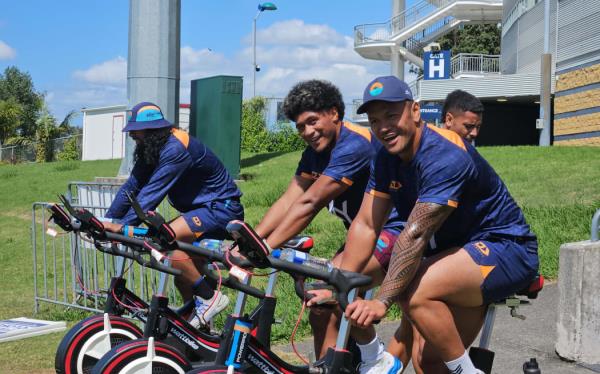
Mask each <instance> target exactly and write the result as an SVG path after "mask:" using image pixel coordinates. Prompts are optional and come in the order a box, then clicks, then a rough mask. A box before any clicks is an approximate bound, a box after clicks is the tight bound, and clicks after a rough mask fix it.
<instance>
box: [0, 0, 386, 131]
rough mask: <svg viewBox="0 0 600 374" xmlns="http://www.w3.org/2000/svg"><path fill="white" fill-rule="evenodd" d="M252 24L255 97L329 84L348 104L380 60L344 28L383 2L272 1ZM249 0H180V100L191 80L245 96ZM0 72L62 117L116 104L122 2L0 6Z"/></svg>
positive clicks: (252, 9) (374, 17)
mask: <svg viewBox="0 0 600 374" xmlns="http://www.w3.org/2000/svg"><path fill="white" fill-rule="evenodd" d="M273 2H274V3H275V4H276V5H277V7H278V10H276V11H272V12H264V13H263V14H262V15H261V16H260V18H259V20H258V24H257V62H258V64H259V65H261V68H262V70H261V72H259V73H257V94H260V95H264V96H269V97H283V96H284V95H285V93H286V92H287V91H288V90H289V88H290V87H291V86H292V85H293V84H294V83H295V82H297V81H299V80H302V79H309V78H321V79H328V80H331V81H332V82H333V83H335V84H337V85H338V86H339V87H340V88H341V90H342V93H343V94H344V98H345V100H346V101H351V100H352V99H353V98H358V97H360V96H361V94H362V89H363V87H364V85H365V84H366V83H368V82H369V81H370V80H371V79H372V78H373V77H374V76H376V75H381V74H388V73H389V69H390V67H389V62H380V61H369V60H365V59H363V58H361V57H360V56H359V55H358V54H357V53H355V52H354V50H353V48H352V43H353V28H354V26H355V25H358V24H363V23H373V22H384V21H386V20H388V19H389V17H390V14H391V0H385V1H373V0H346V1H343V0H335V1H333V0H332V1H326V0H320V1H318V0H301V1H300V0H276V1H273ZM258 3H259V2H258V1H254V0H216V1H206V0H181V8H182V16H181V102H183V103H185V102H189V86H190V83H189V82H190V80H191V79H197V78H202V77H206V76H211V75H217V74H234V75H242V76H244V92H245V96H248V94H250V93H251V91H252V87H251V84H252V44H251V43H252V42H251V34H252V19H253V17H254V16H255V14H256V11H257V5H258ZM0 5H1V8H0V9H2V12H1V13H0V70H2V71H3V70H4V69H5V68H6V67H7V66H17V67H18V68H19V69H21V70H22V71H26V72H28V73H29V74H30V75H31V76H32V78H33V81H34V84H35V87H36V89H37V90H38V91H42V92H45V93H46V95H47V102H48V103H49V106H50V109H51V111H52V112H53V114H55V115H56V116H57V117H59V119H60V118H62V116H64V115H65V114H66V113H67V112H68V111H69V110H72V109H75V110H79V109H81V108H82V107H97V106H106V105H116V104H126V103H127V98H126V66H127V65H126V64H127V31H128V29H127V28H128V11H129V1H127V0H103V1H100V0H93V1H92V0H88V1H82V0H60V1H47V0H27V1H13V0H0Z"/></svg>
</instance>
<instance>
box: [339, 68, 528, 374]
mask: <svg viewBox="0 0 600 374" xmlns="http://www.w3.org/2000/svg"><path fill="white" fill-rule="evenodd" d="M363 99H364V100H363V105H362V106H361V107H360V108H359V109H358V111H357V112H358V113H361V112H363V113H367V115H368V118H369V124H370V125H371V129H372V131H373V133H374V134H375V136H376V137H377V138H378V139H379V140H380V141H381V143H382V144H383V147H384V149H381V150H380V151H378V153H377V155H376V156H375V159H374V160H375V161H374V164H373V167H372V168H371V177H370V181H369V185H368V188H367V190H366V193H365V196H364V198H363V203H362V206H361V208H360V211H359V213H358V214H357V216H356V217H355V219H354V221H353V222H352V226H351V227H350V229H349V231H348V237H347V240H346V249H345V252H346V255H348V258H352V257H353V256H355V255H356V254H360V253H361V252H362V251H364V248H370V247H372V246H373V244H374V241H375V238H376V237H377V234H378V233H379V232H380V230H381V222H385V217H386V215H387V212H389V211H390V208H391V207H392V206H394V207H396V209H398V210H403V209H409V210H410V213H409V216H408V221H407V223H406V228H405V229H404V230H403V231H402V232H401V233H400V235H399V236H398V239H397V240H396V242H395V243H394V246H393V253H392V258H391V261H390V265H389V268H388V272H387V274H386V277H385V280H384V281H383V283H382V285H381V288H380V290H379V293H378V295H377V297H376V299H374V300H360V301H356V302H354V303H352V304H351V305H350V306H348V308H346V316H347V317H348V318H349V319H350V320H351V321H352V323H353V324H354V325H355V326H358V327H368V326H370V325H371V323H372V321H374V320H380V319H382V318H383V317H384V316H385V314H386V312H387V310H388V309H389V308H390V306H391V305H392V304H395V303H397V304H399V305H400V307H401V308H402V310H403V313H404V318H403V319H402V322H401V326H400V331H399V333H398V335H397V336H396V338H397V339H398V340H399V342H400V343H401V344H405V352H412V358H413V361H414V362H413V363H414V364H415V365H414V366H415V369H416V371H417V373H422V372H425V373H428V374H429V373H448V371H449V372H450V373H462V374H476V373H482V372H481V371H479V370H478V369H476V368H475V367H474V366H473V363H472V362H471V360H470V358H469V356H468V354H467V352H466V348H467V347H468V346H469V345H470V344H471V342H472V341H473V340H474V339H475V337H476V336H477V333H478V332H479V330H480V329H481V326H482V324H483V316H484V313H485V309H486V306H487V304H489V303H491V302H494V301H497V300H500V299H503V298H505V297H507V296H508V295H510V294H512V293H514V292H516V291H518V290H520V289H522V288H524V287H525V286H527V285H528V284H529V282H531V280H532V279H533V278H534V276H535V275H536V273H537V269H538V255H537V239H536V237H535V235H534V234H533V233H532V232H531V231H530V229H529V226H528V225H527V223H526V222H525V218H524V216H523V213H522V211H521V209H520V208H519V207H518V206H517V204H516V203H515V201H514V200H513V198H512V197H511V196H510V194H509V192H508V190H507V188H506V186H505V185H504V183H503V182H502V180H501V179H500V177H499V176H498V175H497V174H496V172H495V171H494V170H493V169H492V167H491V166H490V165H489V164H488V163H487V162H486V161H485V160H484V159H483V157H481V156H480V155H479V153H477V151H476V150H475V148H474V147H472V146H471V145H470V144H469V143H468V142H466V141H465V140H464V139H463V138H461V137H460V136H459V135H458V134H457V133H455V132H453V131H449V130H445V129H439V128H437V127H435V126H431V125H427V124H425V123H424V122H423V121H422V120H421V117H420V110H419V103H418V102H415V101H414V100H413V98H412V94H411V92H410V89H409V88H408V85H407V84H406V83H405V82H403V81H401V80H399V79H398V78H396V77H393V76H386V77H378V78H376V79H375V80H374V81H372V82H371V83H370V84H369V85H367V87H366V88H365V92H364V96H363ZM344 259H346V256H344ZM340 267H341V268H342V269H346V268H348V269H351V268H352V267H348V266H347V265H346V261H343V262H342V264H341V266H340ZM408 320H410V322H411V323H412V324H413V325H414V326H415V327H416V329H417V330H418V332H419V336H420V337H422V338H421V339H419V341H418V342H414V345H413V339H412V336H411V335H412V327H411V326H410V323H408ZM407 358H408V357H407V356H406V355H404V356H403V357H402V359H403V361H404V363H406V361H407Z"/></svg>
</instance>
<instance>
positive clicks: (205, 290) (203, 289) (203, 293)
mask: <svg viewBox="0 0 600 374" xmlns="http://www.w3.org/2000/svg"><path fill="white" fill-rule="evenodd" d="M192 291H193V292H194V295H196V296H200V297H201V298H203V299H204V300H210V299H212V297H213V296H214V294H215V290H214V289H212V288H211V287H210V286H209V285H208V283H207V282H205V281H204V277H203V276H202V277H200V278H198V280H197V281H196V282H194V284H193V285H192Z"/></svg>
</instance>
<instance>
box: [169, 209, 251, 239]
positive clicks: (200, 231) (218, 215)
mask: <svg viewBox="0 0 600 374" xmlns="http://www.w3.org/2000/svg"><path fill="white" fill-rule="evenodd" d="M181 215H182V216H183V218H184V219H185V222H186V223H187V224H188V226H189V227H190V229H191V230H192V232H193V233H194V235H195V237H196V239H198V238H200V237H202V238H208V239H218V240H223V239H227V238H229V234H228V233H227V230H226V229H225V227H226V226H227V224H228V223H229V221H232V220H234V219H238V220H244V207H243V206H242V204H241V203H240V201H239V199H227V200H215V201H211V202H208V203H206V204H204V205H202V206H200V207H199V208H196V209H194V210H190V211H189V212H185V213H182V214H181Z"/></svg>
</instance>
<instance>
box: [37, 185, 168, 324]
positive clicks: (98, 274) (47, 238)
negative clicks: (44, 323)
mask: <svg viewBox="0 0 600 374" xmlns="http://www.w3.org/2000/svg"><path fill="white" fill-rule="evenodd" d="M68 188H69V193H68V195H69V199H70V200H71V202H72V204H73V205H74V206H76V207H82V208H86V209H88V210H90V211H91V212H92V213H93V214H94V215H97V216H104V215H105V213H106V210H107V209H108V207H109V206H110V203H111V202H112V200H113V198H114V196H115V194H116V192H117V191H118V188H119V185H118V184H116V183H96V182H72V183H70V184H69V186H68ZM47 204H48V203H45V202H36V203H34V204H33V205H32V218H31V242H32V252H33V283H34V310H35V312H36V313H37V312H38V310H39V304H40V303H41V302H45V303H50V304H58V305H63V306H66V307H72V308H77V309H82V310H87V311H94V312H101V311H102V308H103V305H104V301H105V300H106V290H107V289H108V287H109V285H110V279H111V278H112V277H113V276H115V275H117V274H118V273H120V271H121V269H128V270H127V272H126V274H125V276H124V278H125V279H126V280H127V287H128V288H129V289H130V290H132V291H133V292H134V293H135V294H137V295H138V296H139V297H141V298H142V299H144V300H146V301H147V302H149V301H150V299H151V297H152V294H153V293H154V292H155V291H156V290H157V289H158V282H159V278H160V273H158V272H157V271H154V270H150V269H147V268H144V267H142V266H140V265H139V264H137V263H135V262H132V260H126V259H123V258H121V257H115V256H111V255H108V254H106V253H102V252H100V251H98V250H97V249H96V248H95V247H94V245H93V244H91V243H89V242H87V241H83V240H82V239H81V238H80V237H77V236H76V235H74V234H73V233H69V234H66V233H62V232H61V230H60V229H59V228H53V227H52V226H49V225H52V224H51V223H48V219H49V214H48V213H47V212H46V206H47ZM167 205H168V204H166V203H163V204H162V205H161V209H160V210H161V211H162V212H164V215H166V216H169V215H171V209H167ZM161 214H163V213H161ZM49 227H50V228H51V229H54V230H55V231H56V232H57V234H53V235H52V236H51V235H49V234H48V228H49ZM168 294H169V299H170V302H173V303H175V302H176V300H175V299H176V298H177V296H178V293H177V292H175V288H174V285H173V282H172V277H171V282H170V285H169V292H168Z"/></svg>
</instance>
